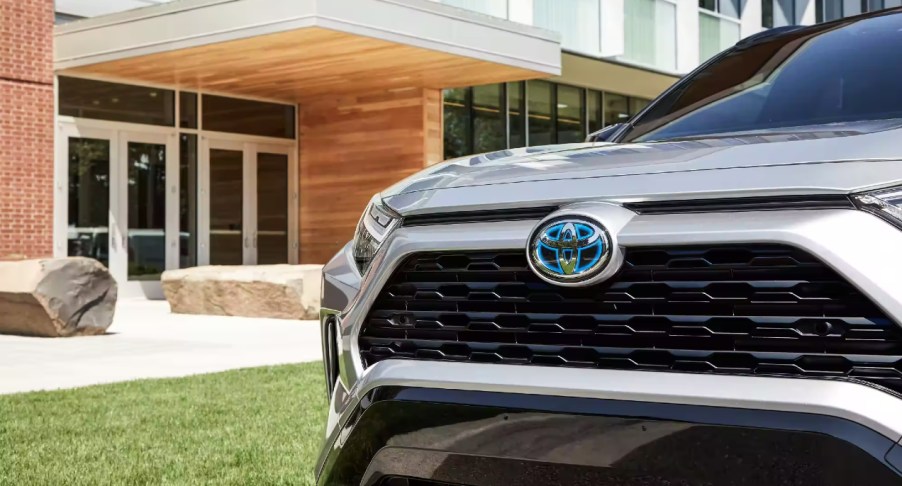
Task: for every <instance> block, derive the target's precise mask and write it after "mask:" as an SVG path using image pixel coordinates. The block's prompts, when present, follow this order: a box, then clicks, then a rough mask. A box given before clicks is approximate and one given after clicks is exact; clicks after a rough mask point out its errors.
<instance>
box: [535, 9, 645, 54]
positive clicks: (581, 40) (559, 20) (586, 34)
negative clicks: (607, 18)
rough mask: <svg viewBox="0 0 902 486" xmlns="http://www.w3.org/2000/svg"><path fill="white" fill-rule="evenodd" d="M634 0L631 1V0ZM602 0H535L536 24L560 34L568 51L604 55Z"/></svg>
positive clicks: (562, 42)
mask: <svg viewBox="0 0 902 486" xmlns="http://www.w3.org/2000/svg"><path fill="white" fill-rule="evenodd" d="M631 1H632V0H631ZM598 2H599V0H533V2H532V9H533V10H532V11H533V24H534V25H535V26H537V27H542V28H545V29H548V30H552V31H555V32H560V34H561V46H563V47H564V48H566V49H570V50H574V51H580V52H585V53H588V54H594V55H599V54H600V53H601V14H600V7H599V3H598Z"/></svg>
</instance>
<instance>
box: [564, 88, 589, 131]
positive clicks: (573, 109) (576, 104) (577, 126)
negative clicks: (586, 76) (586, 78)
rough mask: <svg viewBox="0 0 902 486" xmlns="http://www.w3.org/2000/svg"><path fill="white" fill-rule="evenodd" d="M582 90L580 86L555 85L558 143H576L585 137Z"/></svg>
mask: <svg viewBox="0 0 902 486" xmlns="http://www.w3.org/2000/svg"><path fill="white" fill-rule="evenodd" d="M584 92H585V90H583V89H582V88H576V87H574V86H565V85H562V84H559V85H557V142H558V143H576V142H582V141H583V140H585V139H586V121H585V118H583V116H584V115H583V114H584V113H585V103H584V100H583V93H584Z"/></svg>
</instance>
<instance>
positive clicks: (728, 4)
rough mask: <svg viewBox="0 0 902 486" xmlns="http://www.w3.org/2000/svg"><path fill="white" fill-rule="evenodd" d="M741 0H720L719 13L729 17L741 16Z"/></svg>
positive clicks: (718, 4) (736, 17) (718, 3)
mask: <svg viewBox="0 0 902 486" xmlns="http://www.w3.org/2000/svg"><path fill="white" fill-rule="evenodd" d="M739 2H740V0H718V2H717V7H718V10H717V11H718V13H720V14H721V15H726V16H727V17H733V18H734V19H738V18H739V12H740V9H739Z"/></svg>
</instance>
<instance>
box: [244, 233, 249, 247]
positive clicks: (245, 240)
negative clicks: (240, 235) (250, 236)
mask: <svg viewBox="0 0 902 486" xmlns="http://www.w3.org/2000/svg"><path fill="white" fill-rule="evenodd" d="M244 247H245V248H249V247H248V246H247V235H244Z"/></svg>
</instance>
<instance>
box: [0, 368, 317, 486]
mask: <svg viewBox="0 0 902 486" xmlns="http://www.w3.org/2000/svg"><path fill="white" fill-rule="evenodd" d="M0 379H2V378H0ZM324 390H325V389H324V386H323V376H322V365H321V364H320V363H306V364H302V365H289V366H277V367H268V368H253V369H247V370H237V371H229V372H225V373H216V374H210V375H201V376H194V377H188V378H176V379H166V380H142V381H134V382H129V383H119V384H112V385H100V386H92V387H87V388H80V389H75V390H64V391H53V392H36V393H23V394H17V395H5V396H0V485H39V484H40V485H43V484H47V485H54V486H56V485H64V484H91V485H94V484H129V485H131V484H312V483H313V464H314V462H315V461H316V456H317V454H318V453H319V448H320V445H321V443H322V438H323V433H324V423H325V417H326V396H325V391H324Z"/></svg>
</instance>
